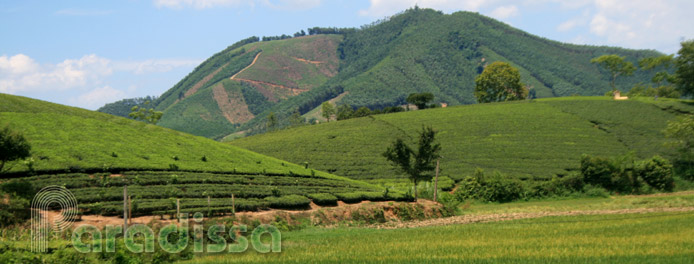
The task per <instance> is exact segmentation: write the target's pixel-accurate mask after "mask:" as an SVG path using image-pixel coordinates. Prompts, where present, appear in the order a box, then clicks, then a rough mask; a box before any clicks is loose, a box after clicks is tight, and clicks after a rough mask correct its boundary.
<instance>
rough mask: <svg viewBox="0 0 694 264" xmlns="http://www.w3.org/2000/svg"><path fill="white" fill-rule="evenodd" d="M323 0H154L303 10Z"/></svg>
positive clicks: (177, 5)
mask: <svg viewBox="0 0 694 264" xmlns="http://www.w3.org/2000/svg"><path fill="white" fill-rule="evenodd" d="M321 1H322V0H274V1H273V0H247V1H244V0H154V5H155V6H157V7H159V8H171V9H182V8H187V7H192V8H195V9H207V8H214V7H239V6H242V5H248V6H250V7H254V6H255V5H256V4H257V3H259V4H262V5H265V6H267V7H270V8H275V9H291V10H303V9H310V8H313V7H316V6H318V5H320V4H321Z"/></svg>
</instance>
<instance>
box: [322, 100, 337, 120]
mask: <svg viewBox="0 0 694 264" xmlns="http://www.w3.org/2000/svg"><path fill="white" fill-rule="evenodd" d="M333 115H335V106H333V104H331V103H330V102H327V101H326V102H323V103H322V104H321V116H323V117H325V119H327V120H328V122H330V118H332V116H333Z"/></svg>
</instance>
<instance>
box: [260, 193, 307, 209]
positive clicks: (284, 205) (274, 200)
mask: <svg viewBox="0 0 694 264" xmlns="http://www.w3.org/2000/svg"><path fill="white" fill-rule="evenodd" d="M265 200H266V201H268V202H269V206H270V207H271V208H276V209H306V208H308V207H310V204H311V200H309V199H308V198H306V197H304V196H301V195H296V194H292V195H286V196H282V197H265Z"/></svg>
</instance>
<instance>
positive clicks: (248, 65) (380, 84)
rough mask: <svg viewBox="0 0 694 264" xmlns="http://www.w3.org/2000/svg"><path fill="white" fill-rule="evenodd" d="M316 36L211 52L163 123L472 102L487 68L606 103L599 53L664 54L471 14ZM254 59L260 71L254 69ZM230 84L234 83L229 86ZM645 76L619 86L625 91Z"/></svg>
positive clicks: (219, 131)
mask: <svg viewBox="0 0 694 264" xmlns="http://www.w3.org/2000/svg"><path fill="white" fill-rule="evenodd" d="M309 33H310V34H312V35H310V36H302V37H297V38H290V39H282V40H272V41H262V42H259V41H260V39H259V38H257V37H252V38H249V39H246V40H243V41H240V42H238V43H236V44H234V45H232V46H230V47H229V48H227V49H225V50H223V51H221V52H219V53H217V54H215V55H214V56H212V57H210V58H209V59H208V60H206V61H205V62H203V63H202V64H201V65H200V66H198V67H197V68H196V69H195V70H194V71H193V72H191V73H190V74H189V75H188V76H187V77H186V78H184V79H183V80H181V81H180V82H179V83H178V84H176V85H175V86H174V87H173V88H171V89H170V90H169V91H167V92H166V93H164V94H163V95H162V96H160V97H159V99H158V100H157V101H155V105H156V108H157V109H158V110H160V111H164V117H163V119H162V121H161V123H160V125H162V126H165V127H169V128H173V129H176V130H180V131H184V132H188V133H193V134H196V135H201V136H205V137H210V138H214V139H219V138H221V137H223V136H225V135H228V134H231V133H233V132H238V131H245V132H247V133H249V134H253V133H258V132H262V131H264V129H265V121H266V118H267V116H268V114H269V113H270V112H274V113H276V114H277V116H278V117H279V119H280V124H281V125H286V124H288V123H289V121H288V120H289V116H290V115H292V114H293V113H294V112H297V111H298V112H299V113H300V114H302V115H303V114H306V113H308V112H311V111H314V112H315V109H316V107H318V106H319V105H320V104H321V103H322V102H324V101H327V100H331V99H334V98H338V99H339V100H334V101H336V102H337V103H338V104H349V105H351V106H352V107H355V108H356V107H361V106H366V107H369V108H372V109H375V108H383V107H387V106H394V105H399V104H402V103H404V101H405V98H406V96H407V95H408V94H410V93H413V92H431V93H433V94H434V95H435V101H436V103H446V104H448V105H451V106H453V105H460V104H472V103H475V98H474V96H473V92H472V91H473V89H474V78H475V77H476V76H477V75H478V74H479V73H480V72H481V71H482V70H483V69H484V67H485V65H487V64H489V63H492V62H494V61H505V62H509V63H511V64H512V65H513V66H515V67H517V68H519V70H520V72H521V75H522V81H523V82H524V83H525V84H527V85H528V86H529V87H531V88H533V89H535V90H536V94H537V96H538V97H558V96H569V95H602V94H604V93H605V92H606V91H608V90H609V89H610V88H609V84H608V83H609V76H608V75H609V74H608V73H607V72H605V71H604V70H602V69H601V68H599V67H598V66H597V65H593V64H591V63H590V59H592V58H594V57H597V56H600V55H603V54H619V55H620V56H626V57H627V58H628V60H630V61H632V62H636V61H637V60H638V59H640V58H644V57H650V56H657V55H660V53H658V52H656V51H648V50H628V49H622V48H612V47H594V46H581V45H571V44H564V43H559V42H556V41H552V40H548V39H545V38H541V37H538V36H534V35H531V34H528V33H526V32H523V31H521V30H518V29H515V28H512V27H511V26H509V25H507V24H504V23H501V22H499V21H496V20H494V19H491V18H488V17H485V16H482V15H479V14H477V13H470V12H456V13H453V14H450V15H445V14H443V13H441V12H437V11H434V10H431V9H418V8H415V9H410V10H407V11H405V12H402V13H400V14H398V15H395V16H393V17H390V18H389V19H386V20H382V21H377V22H375V23H373V24H370V25H366V26H363V27H361V28H359V29H336V28H314V29H312V30H309ZM254 61H255V63H254ZM232 77H233V80H232ZM649 80H650V77H649V76H648V75H647V74H646V73H644V72H637V73H636V74H635V75H634V76H631V77H626V78H620V80H618V83H617V85H618V87H619V88H620V89H622V90H628V89H630V87H632V85H633V84H635V83H638V82H648V81H649Z"/></svg>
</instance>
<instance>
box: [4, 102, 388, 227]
mask: <svg viewBox="0 0 694 264" xmlns="http://www.w3.org/2000/svg"><path fill="white" fill-rule="evenodd" d="M4 125H9V127H10V128H11V129H12V130H14V131H18V132H21V133H22V134H24V136H25V137H26V139H27V141H28V142H29V144H30V145H31V147H32V150H31V157H30V158H29V159H27V160H25V161H14V162H11V163H10V164H8V165H7V167H11V169H10V170H9V171H8V172H5V173H0V185H1V184H5V183H7V182H8V181H10V180H11V178H19V179H23V180H27V181H28V182H29V183H30V184H31V185H33V187H34V188H36V190H38V189H39V188H42V187H44V186H48V185H59V186H65V187H66V188H68V189H69V190H70V191H72V192H73V193H74V194H75V197H76V198H77V200H78V202H79V206H80V208H82V209H83V210H85V211H84V212H85V213H87V214H106V215H114V214H118V213H119V212H120V211H119V210H122V204H123V201H122V198H123V187H122V186H123V185H128V189H129V193H130V194H131V195H132V197H133V198H135V199H137V200H138V203H139V209H138V210H136V211H137V212H136V213H137V214H139V215H147V214H155V213H156V212H157V211H160V212H163V211H167V210H172V209H173V208H171V206H172V203H171V200H170V199H171V198H180V199H182V203H183V205H184V208H186V209H190V210H198V211H201V212H208V210H207V206H208V204H207V197H208V196H209V197H211V198H213V199H212V201H213V205H212V207H214V208H216V209H215V210H216V211H215V212H219V213H228V212H230V211H231V209H230V207H231V201H230V199H231V195H232V194H233V195H235V196H236V198H237V200H236V205H237V209H239V210H256V209H260V208H267V207H272V208H299V207H300V208H305V207H308V205H309V203H310V200H309V198H311V199H313V200H314V202H316V203H320V202H321V201H324V200H328V203H329V202H330V199H331V198H332V199H333V200H332V202H336V201H337V199H340V200H343V201H361V200H367V199H368V200H380V199H384V197H383V189H382V188H379V187H376V186H373V185H370V184H366V183H364V182H360V181H355V180H351V179H348V178H344V177H339V176H335V175H332V174H328V173H325V172H321V171H316V170H314V169H312V168H308V167H306V166H300V165H296V164H292V163H289V162H286V161H282V160H279V159H276V158H272V157H269V156H265V155H262V154H258V153H255V152H251V151H248V150H245V149H241V148H238V147H235V146H231V145H228V144H224V143H220V142H217V141H214V140H211V139H207V138H204V137H199V136H193V135H190V134H186V133H182V132H179V131H175V130H172V129H168V128H164V127H160V126H154V125H148V124H145V123H144V122H139V121H134V120H129V119H126V118H122V117H116V116H113V115H109V114H104V113H99V112H92V111H88V110H84V109H80V108H74V107H68V106H62V105H57V104H52V103H48V102H43V101H39V100H35V99H29V98H25V97H19V96H12V95H6V94H0V126H4ZM326 196H327V197H328V198H327V199H326V198H325V197H326ZM397 197H398V196H397V194H391V196H390V197H388V199H397ZM200 208H204V210H202V209H200Z"/></svg>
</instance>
